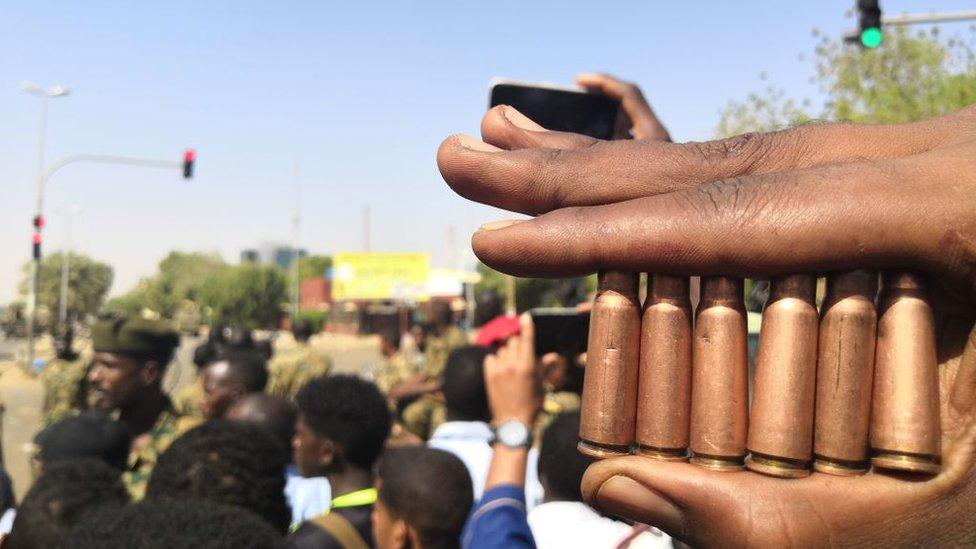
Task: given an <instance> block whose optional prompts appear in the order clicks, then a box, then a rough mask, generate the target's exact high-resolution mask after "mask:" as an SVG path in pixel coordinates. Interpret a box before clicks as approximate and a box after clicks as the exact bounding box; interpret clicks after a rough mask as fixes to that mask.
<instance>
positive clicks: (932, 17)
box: [844, 10, 976, 43]
mask: <svg viewBox="0 0 976 549" xmlns="http://www.w3.org/2000/svg"><path fill="white" fill-rule="evenodd" d="M974 20H976V10H964V11H948V12H942V13H937V12H930V13H903V14H901V15H882V16H881V24H882V26H884V27H907V26H909V25H921V24H926V23H953V22H956V21H974ZM859 40H860V32H859V31H857V30H848V31H846V32H845V33H844V41H845V42H855V43H856V42H858V41H859Z"/></svg>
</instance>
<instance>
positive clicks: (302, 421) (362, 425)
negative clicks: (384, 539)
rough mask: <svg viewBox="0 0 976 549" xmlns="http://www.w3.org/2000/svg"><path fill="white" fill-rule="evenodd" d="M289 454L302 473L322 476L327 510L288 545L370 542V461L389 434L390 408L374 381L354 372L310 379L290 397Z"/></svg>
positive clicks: (372, 499) (307, 523)
mask: <svg viewBox="0 0 976 549" xmlns="http://www.w3.org/2000/svg"><path fill="white" fill-rule="evenodd" d="M296 402H297V404H298V420H297V422H296V423H295V439H294V443H293V444H294V456H295V457H294V459H295V464H296V465H297V466H298V468H299V470H300V471H301V472H302V474H303V475H305V476H306V477H311V476H325V477H327V478H328V479H329V484H330V485H331V486H332V495H333V499H332V503H331V506H330V507H331V510H330V511H329V512H328V513H327V514H324V515H320V516H318V517H315V518H313V519H311V520H308V521H305V522H303V523H302V524H301V526H299V527H298V529H297V530H295V531H294V533H292V534H291V536H289V538H288V545H289V546H290V547H294V548H306V547H307V548H313V547H315V548H321V547H352V546H358V545H362V544H366V545H370V546H371V545H373V530H372V523H371V518H370V516H371V514H372V511H373V504H374V503H375V501H376V489H375V488H374V487H373V474H372V473H373V465H374V464H375V462H376V460H377V458H378V457H379V455H380V452H382V450H383V443H384V442H385V441H386V438H387V436H389V434H390V423H391V421H390V412H389V409H388V408H387V405H386V399H385V398H384V397H383V395H382V393H380V391H379V389H377V388H376V386H375V385H373V384H372V383H370V382H368V381H364V380H362V379H359V378H357V377H353V376H348V375H334V376H329V377H321V378H316V379H313V380H312V381H310V382H309V383H308V384H307V385H305V387H303V388H302V390H301V391H299V393H298V396H297V398H296Z"/></svg>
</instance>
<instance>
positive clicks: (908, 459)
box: [871, 452, 942, 475]
mask: <svg viewBox="0 0 976 549" xmlns="http://www.w3.org/2000/svg"><path fill="white" fill-rule="evenodd" d="M871 464H872V465H874V466H875V467H878V468H879V469H889V470H893V471H905V472H908V473H924V474H932V475H935V474H938V473H939V471H940V470H941V469H942V466H941V464H940V463H939V458H938V457H937V456H924V455H919V454H907V453H901V452H879V453H878V454H877V455H875V456H873V457H872V458H871Z"/></svg>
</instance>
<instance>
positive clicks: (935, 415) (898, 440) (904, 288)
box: [871, 271, 942, 474]
mask: <svg viewBox="0 0 976 549" xmlns="http://www.w3.org/2000/svg"><path fill="white" fill-rule="evenodd" d="M941 436H942V435H941V425H940V419H939V367H938V357H937V355H936V349H935V322H934V320H933V317H932V307H931V305H929V301H928V295H927V294H926V291H925V287H924V283H923V282H922V279H921V277H920V276H919V275H917V274H915V273H912V272H910V271H890V272H886V273H884V276H883V284H882V296H881V307H880V312H879V317H878V344H877V351H876V355H875V361H874V398H873V401H872V408H871V449H872V451H873V457H872V458H871V463H872V464H873V465H874V466H875V467H880V468H883V469H895V470H899V471H909V472H917V473H932V474H934V473H938V472H939V463H940V439H941Z"/></svg>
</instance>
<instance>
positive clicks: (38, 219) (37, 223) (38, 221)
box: [33, 215, 44, 229]
mask: <svg viewBox="0 0 976 549" xmlns="http://www.w3.org/2000/svg"><path fill="white" fill-rule="evenodd" d="M33 223H34V227H35V228H37V229H43V228H44V216H43V215H35V216H34V220H33Z"/></svg>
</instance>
